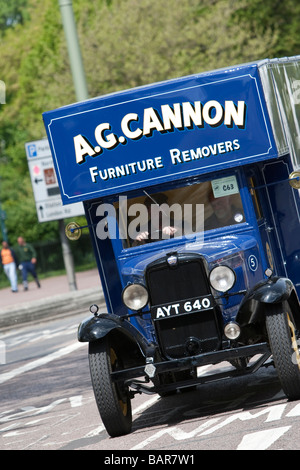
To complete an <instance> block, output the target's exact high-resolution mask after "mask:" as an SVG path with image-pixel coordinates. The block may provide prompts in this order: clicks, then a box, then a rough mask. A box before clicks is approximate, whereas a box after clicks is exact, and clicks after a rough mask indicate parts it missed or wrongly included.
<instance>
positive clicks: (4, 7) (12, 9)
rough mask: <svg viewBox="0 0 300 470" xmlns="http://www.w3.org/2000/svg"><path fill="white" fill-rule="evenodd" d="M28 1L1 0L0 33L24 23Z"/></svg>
mask: <svg viewBox="0 0 300 470" xmlns="http://www.w3.org/2000/svg"><path fill="white" fill-rule="evenodd" d="M26 6H27V0H9V2H8V1H7V0H0V32H1V33H2V34H3V32H4V31H6V30H7V29H8V28H12V27H14V26H16V25H17V24H22V23H24V20H25V18H28V17H27V13H26Z"/></svg>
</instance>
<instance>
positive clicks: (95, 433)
mask: <svg viewBox="0 0 300 470" xmlns="http://www.w3.org/2000/svg"><path fill="white" fill-rule="evenodd" d="M159 399H160V396H159V395H153V397H151V398H150V399H149V400H147V401H145V402H144V403H142V404H141V405H140V406H138V407H137V408H135V409H134V410H132V415H133V416H134V415H136V414H138V413H141V412H142V411H144V410H145V409H146V408H148V407H149V406H151V405H153V404H154V403H155V402H157V400H159ZM103 431H105V427H104V425H103V424H101V425H100V426H98V427H97V428H96V429H93V430H92V431H90V432H88V433H87V434H86V435H85V436H84V438H86V437H94V436H98V435H99V434H100V433H101V432H103Z"/></svg>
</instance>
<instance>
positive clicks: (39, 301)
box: [0, 269, 105, 331]
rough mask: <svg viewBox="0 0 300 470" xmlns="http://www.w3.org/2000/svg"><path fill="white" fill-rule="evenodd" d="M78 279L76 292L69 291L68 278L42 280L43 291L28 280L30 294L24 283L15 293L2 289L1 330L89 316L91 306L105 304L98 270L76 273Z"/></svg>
mask: <svg viewBox="0 0 300 470" xmlns="http://www.w3.org/2000/svg"><path fill="white" fill-rule="evenodd" d="M75 279H76V287H77V289H76V290H71V289H70V286H69V281H68V278H67V275H61V276H57V277H50V278H46V279H42V280H41V281H40V284H41V287H40V288H38V287H37V285H36V284H35V282H34V281H33V280H32V281H31V279H30V278H29V284H28V286H29V288H28V290H27V291H24V290H23V286H22V284H21V283H19V286H18V287H19V291H18V292H16V293H13V292H12V291H11V289H10V288H9V287H8V288H4V289H1V290H0V331H3V330H6V329H12V328H15V327H17V326H20V325H25V324H28V323H32V322H40V321H44V320H51V319H53V318H59V317H62V316H67V315H75V314H77V313H84V312H86V316H87V317H88V316H89V315H91V314H90V311H89V307H90V306H91V305H92V304H97V305H99V306H100V305H104V304H105V301H104V295H103V291H102V288H101V282H100V278H99V273H98V270H97V269H92V270H89V271H84V272H79V273H76V275H75Z"/></svg>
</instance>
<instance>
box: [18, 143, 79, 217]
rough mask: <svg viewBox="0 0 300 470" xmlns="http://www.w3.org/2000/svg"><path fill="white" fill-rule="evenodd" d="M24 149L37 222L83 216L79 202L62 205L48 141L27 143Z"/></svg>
mask: <svg viewBox="0 0 300 470" xmlns="http://www.w3.org/2000/svg"><path fill="white" fill-rule="evenodd" d="M25 149H26V155H27V162H28V167H29V172H30V178H31V184H32V188H33V194H34V198H35V204H36V211H37V216H38V220H39V222H49V221H51V220H59V219H65V218H68V217H76V216H80V215H84V209H83V205H82V203H81V202H79V203H75V204H70V205H68V206H63V205H62V200H61V196H60V190H59V186H58V182H57V177H56V173H55V170H54V165H53V160H52V155H51V151H50V147H49V143H48V140H47V139H42V140H36V141H34V142H28V143H26V144H25Z"/></svg>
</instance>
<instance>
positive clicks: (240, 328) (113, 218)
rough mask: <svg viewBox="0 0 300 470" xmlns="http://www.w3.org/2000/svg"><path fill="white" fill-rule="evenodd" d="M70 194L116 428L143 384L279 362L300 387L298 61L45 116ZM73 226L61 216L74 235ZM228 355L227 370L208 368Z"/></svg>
mask: <svg viewBox="0 0 300 470" xmlns="http://www.w3.org/2000/svg"><path fill="white" fill-rule="evenodd" d="M43 117H44V123H45V128H46V131H47V135H48V139H49V143H50V147H51V151H52V155H53V161H54V165H55V169H56V173H57V177H58V181H59V184H60V190H61V197H62V201H63V203H64V204H72V203H74V202H78V201H82V202H83V205H84V208H85V214H86V218H87V227H88V228H89V231H90V236H91V239H92V242H93V247H94V252H95V257H96V260H97V265H98V268H99V274H100V279H101V285H102V289H103V291H104V294H105V299H106V310H105V311H99V308H98V307H97V306H96V305H92V306H91V308H90V310H91V316H90V317H89V318H87V319H86V320H85V321H83V322H82V323H81V324H80V326H79V330H78V339H79V341H83V342H87V343H89V363H90V371H91V377H92V383H93V388H94V393H95V398H96V402H97V405H98V408H99V412H100V415H101V418H102V420H103V423H104V425H105V426H106V429H107V431H108V433H109V434H110V435H111V436H119V435H122V434H125V433H128V432H130V430H131V424H132V416H131V399H132V398H133V397H134V396H135V394H136V393H140V392H145V393H159V394H160V395H161V396H166V395H168V394H171V393H175V392H176V391H178V390H179V391H184V390H188V389H190V388H191V387H195V386H196V385H199V384H201V383H204V382H208V381H211V380H217V379H219V378H224V377H236V376H239V375H245V374H250V373H255V372H256V371H257V370H258V369H259V368H260V367H262V366H265V365H270V362H272V363H273V365H274V366H275V367H276V369H277V373H278V376H279V379H280V382H281V385H282V388H283V390H284V392H285V394H286V395H287V397H288V398H290V399H295V398H299V397H300V356H299V348H298V341H299V327H300V306H299V299H298V296H299V290H300V274H299V273H300V270H299V267H300V241H299V227H300V226H299V209H300V205H299V188H300V171H299V166H300V132H299V122H300V119H299V117H300V57H290V58H283V59H272V60H262V61H259V62H255V63H248V64H243V65H238V66H233V67H228V68H225V69H220V70H214V71H210V72H206V73H201V74H196V75H191V76H187V77H183V78H178V79H174V80H168V81H165V82H160V83H154V84H151V85H148V86H143V87H139V88H135V89H131V90H126V91H121V92H117V93H113V94H109V95H106V96H101V97H98V98H94V99H90V100H87V101H83V102H79V103H75V104H71V105H69V106H65V107H62V108H60V109H56V110H53V111H48V112H45V113H44V115H43ZM81 229H82V227H79V226H78V224H76V222H74V223H71V224H69V225H68V226H67V227H66V233H67V235H68V236H69V237H70V238H71V239H77V238H78V237H79V235H80V232H81ZM223 361H226V362H227V363H228V366H229V367H227V368H226V371H223V372H218V373H215V372H214V370H215V369H216V368H214V367H211V368H209V371H210V373H204V369H205V368H204V367H203V366H208V365H212V366H213V365H215V364H218V363H221V362H223Z"/></svg>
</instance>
